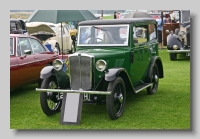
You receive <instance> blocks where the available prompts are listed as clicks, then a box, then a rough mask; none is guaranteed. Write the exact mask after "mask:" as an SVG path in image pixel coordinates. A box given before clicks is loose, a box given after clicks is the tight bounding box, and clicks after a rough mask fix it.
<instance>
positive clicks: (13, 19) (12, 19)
mask: <svg viewBox="0 0 200 139" xmlns="http://www.w3.org/2000/svg"><path fill="white" fill-rule="evenodd" d="M10 20H11V21H19V20H18V19H15V18H10Z"/></svg>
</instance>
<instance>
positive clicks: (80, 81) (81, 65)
mask: <svg viewBox="0 0 200 139" xmlns="http://www.w3.org/2000/svg"><path fill="white" fill-rule="evenodd" d="M69 63H70V64H69V68H70V80H71V89H72V90H79V89H83V90H90V89H91V76H92V74H91V73H92V72H91V71H92V68H91V65H92V58H91V56H87V55H86V56H85V55H79V56H78V55H75V56H70V57H69Z"/></svg>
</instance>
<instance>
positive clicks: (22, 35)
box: [10, 34, 36, 38]
mask: <svg viewBox="0 0 200 139" xmlns="http://www.w3.org/2000/svg"><path fill="white" fill-rule="evenodd" d="M10 37H29V38H36V37H34V36H30V35H26V34H10Z"/></svg>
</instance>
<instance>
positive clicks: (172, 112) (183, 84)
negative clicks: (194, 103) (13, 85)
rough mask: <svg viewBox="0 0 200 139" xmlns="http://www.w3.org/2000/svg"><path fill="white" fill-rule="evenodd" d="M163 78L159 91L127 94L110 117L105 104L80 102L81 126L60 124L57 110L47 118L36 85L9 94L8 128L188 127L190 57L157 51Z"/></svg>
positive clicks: (160, 81)
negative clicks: (120, 113)
mask: <svg viewBox="0 0 200 139" xmlns="http://www.w3.org/2000/svg"><path fill="white" fill-rule="evenodd" d="M159 53H160V57H161V58H162V62H163V67H164V78H163V79H161V80H159V88H158V92H157V93H156V94H154V95H147V93H146V90H144V91H142V92H140V93H138V94H128V96H127V102H126V106H125V110H124V114H123V116H122V117H120V118H119V119H117V120H114V121H113V120H111V119H110V118H109V116H108V114H107V111H106V106H105V105H86V104H85V105H83V108H82V116H81V124H80V125H78V126H77V125H61V124H60V113H57V114H55V115H53V116H51V117H47V116H46V115H45V114H44V113H43V112H42V109H41V107H40V102H39V92H36V91H35V88H36V87H37V84H33V85H29V86H25V87H23V88H21V89H19V90H17V91H15V92H11V93H10V128H11V129H190V60H189V59H187V58H186V57H184V55H178V60H177V61H170V60H169V53H168V52H167V50H166V49H165V50H159Z"/></svg>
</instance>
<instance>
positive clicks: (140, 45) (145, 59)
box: [130, 25, 150, 85]
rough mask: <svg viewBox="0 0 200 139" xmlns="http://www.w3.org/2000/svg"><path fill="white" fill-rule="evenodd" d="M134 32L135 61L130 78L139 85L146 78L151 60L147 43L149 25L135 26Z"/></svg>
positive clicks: (133, 49)
mask: <svg viewBox="0 0 200 139" xmlns="http://www.w3.org/2000/svg"><path fill="white" fill-rule="evenodd" d="M133 33H134V34H133V46H132V50H131V53H132V54H133V57H134V62H133V63H131V66H130V68H131V69H130V78H131V80H132V81H133V84H134V85H138V84H141V83H143V81H144V80H145V79H144V78H145V77H144V73H145V72H146V71H147V67H148V64H149V61H150V59H149V51H148V44H147V42H148V39H147V36H148V34H147V25H145V26H144V25H142V26H133Z"/></svg>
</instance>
